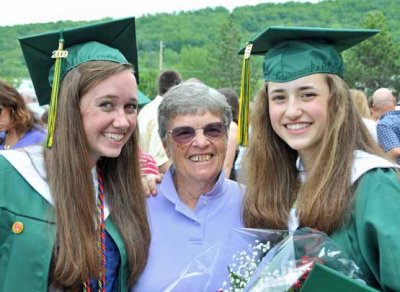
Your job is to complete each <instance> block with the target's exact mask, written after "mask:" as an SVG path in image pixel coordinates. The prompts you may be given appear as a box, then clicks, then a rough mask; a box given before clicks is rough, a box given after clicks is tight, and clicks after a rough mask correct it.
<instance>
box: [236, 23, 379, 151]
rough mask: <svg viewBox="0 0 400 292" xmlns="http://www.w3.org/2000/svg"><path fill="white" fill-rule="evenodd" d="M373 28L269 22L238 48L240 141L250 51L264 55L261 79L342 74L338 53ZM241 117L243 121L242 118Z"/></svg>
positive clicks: (243, 137) (242, 138) (247, 96)
mask: <svg viewBox="0 0 400 292" xmlns="http://www.w3.org/2000/svg"><path fill="white" fill-rule="evenodd" d="M378 32H379V30H372V29H334V28H321V27H284V26H272V27H269V28H267V29H266V30H264V31H263V32H261V33H259V34H257V35H256V36H255V37H253V38H252V39H251V40H250V41H249V42H248V43H247V45H246V46H245V47H244V48H242V49H241V50H240V51H239V54H244V57H243V68H242V84H241V94H240V110H239V143H240V144H242V145H246V144H247V128H246V125H247V120H248V103H249V100H250V87H249V82H250V64H249V58H250V55H251V54H253V55H264V65H263V69H264V80H266V81H273V82H287V81H291V80H295V79H297V78H300V77H304V76H307V75H311V74H315V73H331V74H336V75H339V76H341V77H343V71H344V68H343V59H342V57H341V55H340V53H341V52H342V51H344V50H346V49H348V48H351V47H352V46H354V45H356V44H358V43H360V42H362V41H363V40H365V39H367V38H369V37H371V36H373V35H375V34H377V33H378ZM241 121H242V122H241Z"/></svg>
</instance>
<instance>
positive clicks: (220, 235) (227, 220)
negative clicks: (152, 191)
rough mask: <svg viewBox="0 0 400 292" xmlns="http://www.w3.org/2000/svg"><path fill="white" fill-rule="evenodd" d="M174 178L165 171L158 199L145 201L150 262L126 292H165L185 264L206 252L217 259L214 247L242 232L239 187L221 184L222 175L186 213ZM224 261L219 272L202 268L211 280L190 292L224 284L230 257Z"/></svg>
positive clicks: (228, 182) (193, 286) (193, 284)
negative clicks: (148, 230) (207, 271)
mask: <svg viewBox="0 0 400 292" xmlns="http://www.w3.org/2000/svg"><path fill="white" fill-rule="evenodd" d="M173 173H174V168H173V167H170V169H169V171H168V172H167V173H166V175H165V177H164V179H163V180H162V183H161V184H160V185H159V186H158V189H157V190H158V195H157V196H156V197H150V198H148V199H147V205H148V213H149V214H148V216H149V222H150V228H151V244H150V250H149V257H148V260H147V265H146V268H145V270H144V272H143V273H142V274H141V276H140V277H139V279H138V281H137V283H136V285H135V286H134V287H133V288H132V289H131V291H138V292H147V291H149V292H150V291H152V292H153V291H165V290H166V288H167V287H170V286H171V284H173V283H174V281H176V280H178V279H179V277H180V275H181V274H182V272H184V270H185V268H187V267H188V265H189V264H191V263H194V262H193V260H194V259H195V257H196V256H199V255H202V254H206V255H207V252H208V251H210V253H208V255H213V254H217V253H218V251H217V250H216V249H217V247H218V242H220V241H221V240H223V239H224V238H226V237H227V236H228V235H229V233H230V232H231V231H232V229H234V228H241V227H243V221H242V212H241V204H242V199H243V194H244V190H245V189H244V186H243V185H240V184H238V183H237V182H234V181H232V180H228V179H225V178H224V174H223V173H222V172H221V174H220V176H219V178H218V181H217V183H216V184H215V186H214V188H213V189H212V190H211V191H210V192H208V193H206V194H204V195H202V196H201V197H200V199H199V201H198V203H197V205H196V208H195V209H194V210H191V209H190V208H189V207H187V206H186V205H185V204H184V203H182V202H181V200H180V199H179V196H178V194H177V192H176V188H175V186H174V183H173V178H172V175H173ZM211 257H212V256H211ZM227 258H228V259H229V260H226V262H223V263H221V262H220V263H217V264H218V266H220V267H221V268H218V269H213V267H210V266H209V267H207V269H208V270H209V271H211V270H213V275H210V276H208V275H205V277H203V278H201V279H199V278H197V279H195V280H193V282H191V286H190V291H216V290H217V289H218V288H221V287H222V283H223V281H226V280H227V279H228V278H227V276H228V273H227V271H228V270H227V266H228V264H229V263H230V260H231V259H232V257H231V255H229V256H228V257H227ZM210 261H211V262H212V261H213V259H212V258H211V259H210ZM214 264H215V263H214ZM200 266H201V264H200ZM199 268H200V269H201V267H199ZM172 291H181V289H180V288H178V289H173V290H172Z"/></svg>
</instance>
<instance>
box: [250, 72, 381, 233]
mask: <svg viewBox="0 0 400 292" xmlns="http://www.w3.org/2000/svg"><path fill="white" fill-rule="evenodd" d="M326 82H327V84H328V86H329V89H330V93H331V95H332V98H331V99H330V101H329V105H328V107H329V108H328V111H329V115H328V126H327V129H326V131H325V132H324V135H323V137H322V140H321V142H320V146H319V152H318V154H317V155H316V157H315V163H314V165H312V168H311V169H310V170H309V171H308V173H307V180H306V181H305V182H304V183H300V179H299V173H298V170H297V168H296V159H297V156H298V154H297V151H295V150H293V149H291V148H290V147H289V146H288V145H287V144H286V143H285V142H284V141H283V140H282V139H281V138H280V137H279V136H278V135H277V134H276V133H275V132H274V130H273V129H272V126H271V122H270V118H269V106H268V93H267V92H268V90H267V88H268V84H267V83H266V84H265V86H264V87H263V88H262V89H261V90H260V92H259V93H258V95H257V97H256V101H255V107H254V110H255V113H254V115H253V117H252V132H251V135H250V136H251V137H250V143H249V149H248V151H247V155H246V156H245V163H244V166H245V173H246V178H247V180H246V183H247V191H246V195H245V199H244V214H243V217H244V222H245V225H246V226H247V227H254V228H276V229H287V222H288V218H289V212H290V209H291V208H292V207H293V205H294V203H295V202H296V209H297V214H298V216H299V220H300V226H308V227H313V228H316V229H319V230H321V231H324V232H326V233H328V234H329V233H331V232H332V231H334V230H335V229H336V228H338V227H340V226H341V225H342V224H343V223H344V222H345V221H346V219H347V214H348V212H347V211H348V209H349V208H351V207H352V205H353V197H354V189H353V188H352V186H351V169H352V166H353V160H354V159H353V155H354V151H355V150H364V151H366V152H369V153H373V154H376V155H380V156H384V154H383V152H382V151H381V150H380V148H379V146H378V145H377V144H376V143H375V142H374V141H373V138H372V137H371V136H370V134H369V132H368V130H367V129H366V127H365V126H364V124H363V122H362V119H361V116H360V115H359V113H358V112H357V109H356V108H355V106H354V104H353V102H352V101H351V99H350V98H351V97H350V92H349V88H348V86H347V84H346V83H345V82H344V80H343V79H342V78H340V77H339V76H336V75H331V74H326Z"/></svg>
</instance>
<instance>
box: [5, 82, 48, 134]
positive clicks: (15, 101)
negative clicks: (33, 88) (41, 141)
mask: <svg viewBox="0 0 400 292" xmlns="http://www.w3.org/2000/svg"><path fill="white" fill-rule="evenodd" d="M0 104H1V105H2V106H4V107H7V108H9V109H10V110H11V120H12V123H13V125H12V126H13V127H14V128H15V131H16V132H17V134H18V135H22V134H24V133H25V132H26V131H28V130H30V129H32V128H33V127H35V126H36V127H40V125H41V123H40V120H39V119H38V118H37V117H36V116H35V114H34V113H33V112H32V111H31V110H29V108H28V107H27V106H26V104H25V101H24V99H23V97H22V95H21V94H20V93H19V92H18V90H17V89H15V88H14V87H12V86H11V85H9V84H7V83H5V82H4V81H2V80H0Z"/></svg>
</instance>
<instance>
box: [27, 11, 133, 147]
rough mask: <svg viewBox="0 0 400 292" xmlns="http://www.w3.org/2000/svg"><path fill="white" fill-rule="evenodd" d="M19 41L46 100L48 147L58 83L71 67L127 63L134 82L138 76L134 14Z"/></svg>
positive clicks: (41, 100) (41, 98)
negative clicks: (87, 63)
mask: <svg viewBox="0 0 400 292" xmlns="http://www.w3.org/2000/svg"><path fill="white" fill-rule="evenodd" d="M19 41H20V45H21V48H22V52H23V54H24V57H25V62H26V65H27V67H28V71H29V74H30V76H31V79H32V83H33V86H34V88H35V91H36V95H37V98H38V100H39V103H40V104H41V105H43V104H48V103H49V102H50V110H49V123H48V132H47V141H46V145H47V147H48V148H51V147H52V145H53V133H54V130H55V121H56V113H57V100H58V91H59V84H60V82H61V81H62V79H63V78H64V76H65V74H67V73H68V72H69V71H70V70H71V69H73V68H76V67H77V66H79V65H80V64H83V63H86V62H89V61H111V62H116V63H121V64H127V63H131V64H132V65H133V67H134V68H135V74H136V80H137V82H138V79H139V78H138V64H137V63H138V62H137V48H136V31H135V18H134V17H130V18H124V19H119V20H111V21H107V22H100V23H96V24H91V25H86V26H81V27H76V28H72V29H66V30H61V31H53V32H48V33H44V34H39V35H34V36H29V37H24V38H21V39H20V40H19ZM57 47H58V48H57ZM64 47H65V50H64ZM54 59H55V60H54Z"/></svg>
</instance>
